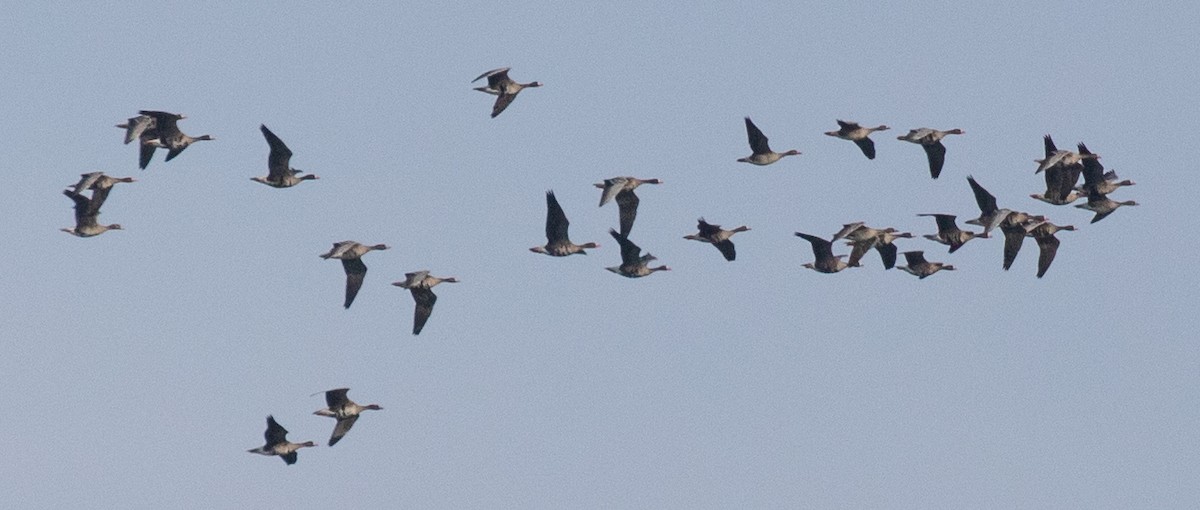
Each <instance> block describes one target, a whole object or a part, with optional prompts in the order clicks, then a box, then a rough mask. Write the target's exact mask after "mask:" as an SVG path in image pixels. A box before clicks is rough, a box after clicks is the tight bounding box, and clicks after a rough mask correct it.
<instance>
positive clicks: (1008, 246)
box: [983, 209, 1046, 271]
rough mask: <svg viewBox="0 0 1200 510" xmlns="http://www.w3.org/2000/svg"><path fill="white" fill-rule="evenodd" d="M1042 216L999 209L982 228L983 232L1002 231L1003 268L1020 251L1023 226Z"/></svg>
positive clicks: (1042, 218)
mask: <svg viewBox="0 0 1200 510" xmlns="http://www.w3.org/2000/svg"><path fill="white" fill-rule="evenodd" d="M1045 219H1046V218H1045V217H1044V216H1033V215H1031V214H1029V213H1025V212H1021V211H1012V210H1009V209H1000V210H999V211H998V212H997V213H996V215H995V217H994V218H993V219H992V222H991V223H989V224H988V226H987V227H986V228H984V230H983V231H984V232H985V233H987V232H990V231H992V230H994V229H996V228H999V229H1000V231H1001V232H1003V233H1004V263H1003V267H1004V270H1005V271H1007V270H1008V268H1010V267H1012V264H1013V261H1015V260H1016V259H1017V254H1018V253H1020V251H1021V246H1022V245H1023V244H1024V243H1025V228H1026V226H1027V225H1028V224H1029V223H1031V222H1037V221H1043V220H1045Z"/></svg>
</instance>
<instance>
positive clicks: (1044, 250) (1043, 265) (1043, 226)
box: [1005, 220, 1075, 278]
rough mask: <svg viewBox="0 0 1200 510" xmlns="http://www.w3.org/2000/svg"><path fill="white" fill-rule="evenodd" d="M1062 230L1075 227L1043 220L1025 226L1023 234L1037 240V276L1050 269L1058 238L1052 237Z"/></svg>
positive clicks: (1044, 274)
mask: <svg viewBox="0 0 1200 510" xmlns="http://www.w3.org/2000/svg"><path fill="white" fill-rule="evenodd" d="M1062 230H1075V227H1074V226H1071V225H1064V226H1059V225H1055V224H1053V223H1050V222H1049V221H1045V220H1042V221H1035V222H1030V223H1029V224H1027V225H1026V226H1025V234H1026V235H1028V236H1029V237H1032V238H1033V239H1034V240H1035V241H1037V245H1038V272H1037V277H1038V278H1041V277H1043V276H1046V271H1049V270H1050V263H1052V262H1054V256H1055V255H1056V254H1057V253H1058V245H1059V241H1058V238H1057V237H1054V234H1055V233H1057V232H1059V231H1062ZM1005 269H1008V268H1005Z"/></svg>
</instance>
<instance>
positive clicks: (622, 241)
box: [605, 229, 671, 278]
mask: <svg viewBox="0 0 1200 510" xmlns="http://www.w3.org/2000/svg"><path fill="white" fill-rule="evenodd" d="M608 233H609V234H610V235H612V236H613V239H616V240H617V244H619V245H620V246H621V265H619V266H613V267H606V268H605V269H607V270H609V271H612V272H614V273H617V274H619V275H621V276H624V277H626V278H641V277H643V276H649V275H650V274H651V273H654V272H656V271H670V270H671V268H669V267H667V266H658V267H650V266H648V265H647V264H648V263H649V262H650V261H652V260H658V257H655V256H654V255H651V254H649V253H647V254H645V255H642V254H641V253H642V249H641V248H639V247H638V245H636V244H633V241H630V240H629V238H627V237H625V236H623V235H621V233H620V232H617V231H616V230H613V229H609V230H608Z"/></svg>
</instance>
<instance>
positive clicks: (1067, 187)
mask: <svg viewBox="0 0 1200 510" xmlns="http://www.w3.org/2000/svg"><path fill="white" fill-rule="evenodd" d="M1081 172H1083V165H1081V164H1079V163H1076V164H1073V165H1055V166H1052V167H1050V168H1047V169H1046V172H1045V173H1044V174H1043V175H1044V176H1045V180H1046V191H1045V192H1043V193H1042V194H1040V195H1037V194H1033V195H1029V196H1030V197H1031V198H1035V199H1037V200H1041V201H1042V202H1046V203H1047V204H1050V205H1067V204H1069V203H1071V202H1074V201H1076V200H1079V199H1080V198H1082V197H1083V195H1081V194H1080V193H1079V192H1078V191H1076V190H1075V183H1076V182H1079V175H1080V173H1081Z"/></svg>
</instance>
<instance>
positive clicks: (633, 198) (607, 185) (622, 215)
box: [595, 177, 662, 237]
mask: <svg viewBox="0 0 1200 510" xmlns="http://www.w3.org/2000/svg"><path fill="white" fill-rule="evenodd" d="M643 184H662V179H638V178H637V177H613V178H611V179H605V180H604V182H598V183H596V184H595V186H596V187H597V188H600V189H601V190H603V191H601V192H600V207H604V204H607V203H608V202H609V201H611V200H612V199H614V198H616V199H617V209H618V220H619V221H620V225H621V235H623V236H626V237H628V236H629V233H630V232H632V231H633V222H634V221H635V220H636V219H637V210H638V204H640V203H641V200H640V199H639V198H638V196H637V194H636V193H634V190H635V189H637V188H638V186H641V185H643Z"/></svg>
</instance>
